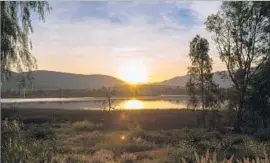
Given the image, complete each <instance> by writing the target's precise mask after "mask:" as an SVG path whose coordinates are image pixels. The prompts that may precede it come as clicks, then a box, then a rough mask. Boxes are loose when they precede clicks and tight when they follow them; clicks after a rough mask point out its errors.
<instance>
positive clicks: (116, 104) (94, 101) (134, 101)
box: [1, 96, 187, 110]
mask: <svg viewBox="0 0 270 163" xmlns="http://www.w3.org/2000/svg"><path fill="white" fill-rule="evenodd" d="M186 99H187V97H186V96H160V97H149V96H148V97H138V98H120V97H114V98H112V101H111V107H112V108H114V109H183V108H186ZM108 103H109V102H108V99H107V98H102V97H85V98H32V99H1V104H2V108H62V109H89V110H96V109H98V110H100V109H108Z"/></svg>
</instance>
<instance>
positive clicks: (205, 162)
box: [181, 150, 269, 163]
mask: <svg viewBox="0 0 270 163" xmlns="http://www.w3.org/2000/svg"><path fill="white" fill-rule="evenodd" d="M181 162H183V163H187V162H188V161H186V160H185V159H184V158H182V159H181ZM192 162H194V163H217V162H223V163H233V162H238V163H269V158H268V155H267V154H266V153H265V152H264V158H261V159H260V158H259V157H258V156H257V157H256V158H255V159H249V158H242V159H237V160H234V157H233V156H231V157H230V158H229V159H227V158H224V159H223V160H218V158H217V153H216V152H213V153H212V154H210V153H209V151H208V150H207V152H206V154H205V155H202V156H201V157H200V156H199V155H198V154H197V153H196V152H195V153H194V159H193V161H192Z"/></svg>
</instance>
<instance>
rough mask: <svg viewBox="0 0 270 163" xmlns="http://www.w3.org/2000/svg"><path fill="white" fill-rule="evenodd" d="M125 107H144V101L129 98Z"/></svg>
mask: <svg viewBox="0 0 270 163" xmlns="http://www.w3.org/2000/svg"><path fill="white" fill-rule="evenodd" d="M124 107H125V109H142V108H143V103H142V102H141V101H139V100H129V101H127V102H126V103H125V105H124Z"/></svg>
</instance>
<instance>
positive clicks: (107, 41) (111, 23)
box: [33, 1, 219, 78]
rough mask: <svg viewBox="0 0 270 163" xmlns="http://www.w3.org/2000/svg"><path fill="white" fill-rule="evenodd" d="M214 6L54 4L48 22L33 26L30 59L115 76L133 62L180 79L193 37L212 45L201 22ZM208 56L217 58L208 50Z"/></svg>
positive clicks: (47, 66) (50, 66)
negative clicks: (119, 68) (119, 67)
mask: <svg viewBox="0 0 270 163" xmlns="http://www.w3.org/2000/svg"><path fill="white" fill-rule="evenodd" d="M218 6H219V3H217V2H192V3H190V2H184V1H183V2H181V1H180V2H61V3H55V2H54V3H53V6H52V7H53V11H52V12H51V13H50V14H49V15H47V18H46V22H45V23H42V22H37V23H34V29H35V33H34V34H33V44H34V49H33V54H34V55H35V56H36V57H37V59H38V63H39V65H40V66H39V67H40V69H52V70H53V69H54V68H57V67H58V68H59V71H70V72H74V71H79V72H80V73H88V72H89V70H91V71H92V72H93V71H95V72H96V73H103V74H108V75H115V76H117V72H116V69H117V68H116V67H117V65H119V63H121V62H122V61H123V59H125V60H126V59H127V58H130V59H134V58H136V59H140V60H142V61H143V62H144V63H145V64H146V65H149V66H148V67H149V69H151V70H150V71H152V72H156V71H157V69H162V68H163V67H164V69H168V67H169V68H171V69H175V70H173V71H170V72H169V73H168V72H165V71H167V70H164V72H160V71H159V73H160V74H161V75H162V74H163V76H164V75H167V76H166V77H165V78H168V77H169V76H176V75H183V74H184V73H185V72H186V66H187V65H188V58H187V57H188V51H189V42H190V41H191V39H192V38H193V37H194V36H195V35H196V34H200V35H201V36H202V37H206V38H207V39H208V40H209V41H210V40H211V38H210V35H209V34H208V33H207V32H206V30H205V27H204V25H203V22H204V20H205V18H206V17H207V15H209V14H210V13H212V12H213V13H214V12H216V11H217V9H218ZM210 54H211V55H212V56H214V57H216V56H217V53H216V51H215V50H214V48H213V46H212V45H211V53H210ZM44 58H50V59H51V60H54V62H49V59H44ZM63 58H65V60H64V61H65V62H69V64H67V63H64V62H63V61H61V59H63ZM46 61H47V62H46ZM57 63H58V64H61V66H60V65H54V64H57ZM172 63H174V65H175V64H177V63H179V65H182V69H183V70H179V71H177V70H176V68H173V64H172ZM103 65H106V68H103V67H102V66H103ZM74 67H76V69H74ZM157 67H158V68H157ZM178 68H179V66H178ZM180 69H181V67H180Z"/></svg>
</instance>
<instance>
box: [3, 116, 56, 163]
mask: <svg viewBox="0 0 270 163" xmlns="http://www.w3.org/2000/svg"><path fill="white" fill-rule="evenodd" d="M21 128H22V124H21V123H19V122H18V121H16V120H13V121H8V120H5V121H3V122H2V133H1V162H22V163H25V162H52V158H53V154H54V149H55V148H54V143H53V142H51V143H49V142H44V141H36V140H32V139H29V138H27V137H26V136H25V133H23V130H22V129H21Z"/></svg>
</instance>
